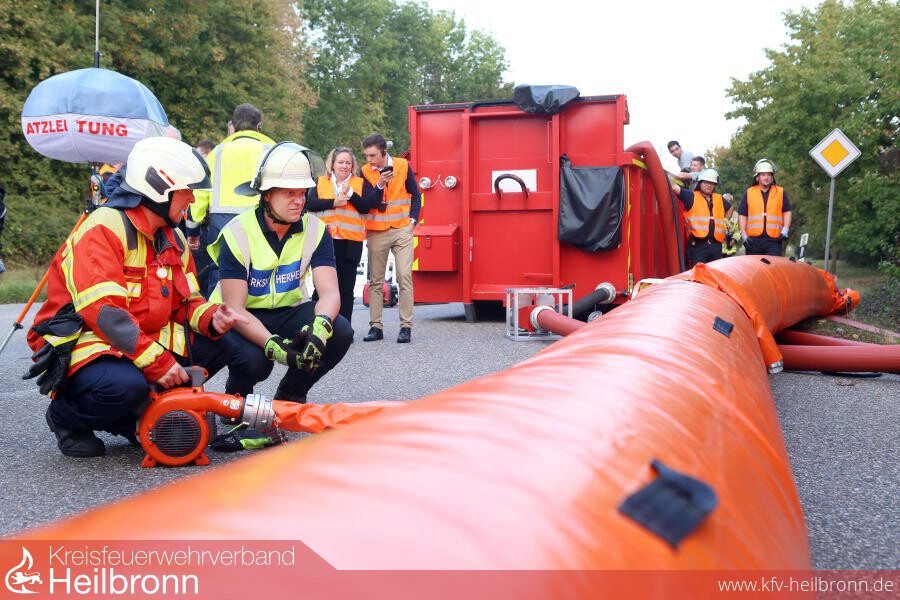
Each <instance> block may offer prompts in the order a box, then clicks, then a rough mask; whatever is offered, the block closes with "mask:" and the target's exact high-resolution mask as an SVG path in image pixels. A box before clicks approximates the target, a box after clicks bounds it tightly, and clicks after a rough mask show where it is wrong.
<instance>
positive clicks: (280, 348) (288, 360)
mask: <svg viewBox="0 0 900 600" xmlns="http://www.w3.org/2000/svg"><path fill="white" fill-rule="evenodd" d="M263 350H264V351H265V353H266V358H268V359H269V360H274V361H275V362H279V363H281V364H283V365H286V366H287V367H289V368H291V369H303V368H304V365H303V359H302V358H301V357H300V353H299V352H297V350H296V348H295V347H294V345H293V344H292V342H291V340H288V339H285V338H283V337H281V336H280V335H273V336H272V337H270V338H269V339H267V340H266V345H265V347H263Z"/></svg>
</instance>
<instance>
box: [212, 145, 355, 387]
mask: <svg viewBox="0 0 900 600" xmlns="http://www.w3.org/2000/svg"><path fill="white" fill-rule="evenodd" d="M311 160H312V161H314V162H315V163H316V164H317V165H318V164H319V163H321V158H319V157H318V156H317V155H316V154H314V153H312V152H310V151H309V150H307V149H306V148H303V147H302V146H299V145H297V144H295V143H293V142H281V143H280V144H276V145H275V146H273V147H272V148H271V149H270V150H269V151H268V152H267V153H266V154H265V155H263V157H262V158H261V159H260V162H259V164H258V166H257V170H256V175H255V176H254V178H253V180H252V181H249V182H247V183H244V184H242V185H239V186H238V187H236V188H235V192H237V193H239V194H244V195H248V196H252V195H256V194H259V195H260V198H259V205H258V206H257V207H256V208H255V209H254V210H248V211H246V212H244V213H243V214H242V215H240V216H238V217H235V218H234V219H232V220H231V221H230V222H229V223H228V224H227V225H226V226H225V227H223V228H222V231H221V232H220V233H219V237H218V238H217V239H216V241H215V242H214V243H213V244H211V245H210V246H209V254H210V256H211V257H212V259H213V260H214V261H215V262H216V264H217V265H218V266H219V275H220V281H219V284H218V286H217V287H216V289H215V290H214V291H213V294H212V296H211V299H212V300H214V301H217V300H219V299H223V300H224V302H226V303H227V304H228V305H229V306H231V307H233V308H234V309H235V310H236V311H237V312H239V313H240V314H242V315H243V316H245V317H246V318H247V321H248V322H246V323H238V324H237V325H236V326H235V329H234V331H233V332H232V333H231V334H230V336H229V337H231V338H232V343H233V344H234V347H235V352H234V355H233V357H232V360H231V363H229V365H228V381H227V382H226V384H225V392H226V393H227V394H240V395H242V396H246V395H247V394H249V393H251V392H252V391H253V386H254V385H256V384H257V383H258V382H260V381H263V380H264V379H266V378H267V377H268V376H269V374H270V373H271V372H272V367H273V361H275V362H279V363H281V364H283V365H287V367H288V370H287V373H286V374H285V375H284V377H283V378H282V379H281V382H280V383H279V385H278V389H277V391H276V392H275V398H276V399H278V400H290V401H293V402H301V403H302V402H306V394H307V392H308V391H309V389H310V388H311V387H312V386H313V384H315V383H316V382H317V381H318V380H319V379H321V378H322V376H323V375H325V373H327V372H328V371H330V370H331V369H332V368H333V367H334V366H335V365H337V364H338V363H339V362H340V361H341V359H342V358H343V357H344V354H346V353H347V349H348V348H349V347H350V344H351V343H352V342H353V328H352V327H351V326H350V323H349V322H348V321H347V320H346V319H345V318H344V317H342V316H340V315H339V314H338V311H339V310H340V307H341V297H340V292H339V287H338V280H337V270H336V269H335V258H334V246H333V245H332V241H331V236H330V235H329V233H328V229H327V227H326V226H325V224H324V223H323V222H322V221H320V220H319V219H318V218H316V217H314V216H312V215H310V214H309V213H307V212H306V211H305V208H306V207H305V205H306V190H307V189H309V188H311V187H314V186H315V185H316V182H315V180H314V179H313V176H312V175H313V174H312V168H311V164H310V161H311ZM310 271H312V280H313V285H314V286H315V289H316V291H317V292H318V296H319V299H318V301H316V302H311V301H310V300H309V297H308V292H307V289H306V283H305V281H304V280H305V278H306V275H307V273H308V272H310Z"/></svg>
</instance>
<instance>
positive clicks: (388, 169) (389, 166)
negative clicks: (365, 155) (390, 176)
mask: <svg viewBox="0 0 900 600" xmlns="http://www.w3.org/2000/svg"><path fill="white" fill-rule="evenodd" d="M393 170H394V165H388V166H386V167H385V168H383V169H382V170H381V171H380V172H381V173H390V172H391V171H393Z"/></svg>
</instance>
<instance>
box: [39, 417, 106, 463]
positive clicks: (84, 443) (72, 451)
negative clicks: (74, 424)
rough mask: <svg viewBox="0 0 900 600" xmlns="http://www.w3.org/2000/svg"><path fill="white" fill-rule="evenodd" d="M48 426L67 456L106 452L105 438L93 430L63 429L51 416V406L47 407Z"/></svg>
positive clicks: (87, 455) (60, 448)
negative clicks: (98, 435)
mask: <svg viewBox="0 0 900 600" xmlns="http://www.w3.org/2000/svg"><path fill="white" fill-rule="evenodd" d="M46 417H47V427H49V428H50V431H52V432H53V434H54V435H55V436H56V444H57V445H58V446H59V451H60V452H62V453H63V454H65V455H66V456H77V457H81V458H86V457H90V456H103V453H104V452H106V446H104V445H103V440H101V439H100V438H98V437H97V436H96V435H94V432H93V431H88V430H85V431H79V430H72V429H63V428H62V427H60V426H59V425H57V424H56V423H54V422H53V418H52V417H51V416H50V407H49V406H48V407H47V415H46Z"/></svg>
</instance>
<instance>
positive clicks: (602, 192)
mask: <svg viewBox="0 0 900 600" xmlns="http://www.w3.org/2000/svg"><path fill="white" fill-rule="evenodd" d="M624 179H625V178H624V175H623V173H622V169H621V168H620V167H576V166H573V165H572V162H571V161H570V160H569V157H568V156H566V155H565V154H563V155H562V156H561V157H560V159H559V232H558V237H559V241H561V242H568V243H570V244H572V245H574V246H576V247H578V248H581V249H582V250H587V251H588V252H597V251H599V250H611V249H613V248H616V247H618V245H619V243H620V242H621V241H622V215H623V214H624V209H625V185H624Z"/></svg>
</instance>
